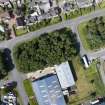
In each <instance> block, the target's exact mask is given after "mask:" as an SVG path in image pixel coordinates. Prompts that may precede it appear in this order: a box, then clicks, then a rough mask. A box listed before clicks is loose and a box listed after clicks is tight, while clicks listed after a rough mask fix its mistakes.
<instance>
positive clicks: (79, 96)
mask: <svg viewBox="0 0 105 105" xmlns="http://www.w3.org/2000/svg"><path fill="white" fill-rule="evenodd" d="M96 64H97V61H94V62H93V63H92V64H91V66H90V67H89V69H87V70H85V69H84V68H83V64H82V63H81V61H80V58H79V57H77V58H76V59H74V60H73V65H74V68H75V72H76V75H77V81H76V86H77V89H76V94H75V95H71V96H70V105H78V104H80V103H83V102H85V101H88V100H92V99H95V97H97V96H104V93H105V86H104V85H103V82H102V81H101V78H100V74H99V72H97V69H96ZM91 81H92V82H91ZM93 92H95V93H96V95H95V96H92V95H91V93H93Z"/></svg>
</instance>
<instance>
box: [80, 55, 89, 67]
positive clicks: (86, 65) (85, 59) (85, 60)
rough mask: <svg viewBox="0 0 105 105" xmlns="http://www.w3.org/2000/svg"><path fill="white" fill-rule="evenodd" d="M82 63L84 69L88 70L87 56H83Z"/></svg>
mask: <svg viewBox="0 0 105 105" xmlns="http://www.w3.org/2000/svg"><path fill="white" fill-rule="evenodd" d="M82 61H83V63H84V66H85V68H88V67H89V64H90V62H89V60H88V57H87V55H84V56H83V57H82Z"/></svg>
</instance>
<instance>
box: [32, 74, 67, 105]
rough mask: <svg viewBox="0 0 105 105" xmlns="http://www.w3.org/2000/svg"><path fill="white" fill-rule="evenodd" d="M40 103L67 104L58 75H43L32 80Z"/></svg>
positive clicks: (49, 104)
mask: <svg viewBox="0 0 105 105" xmlns="http://www.w3.org/2000/svg"><path fill="white" fill-rule="evenodd" d="M32 86H33V90H34V92H35V94H36V98H37V101H38V103H39V105H66V103H65V100H64V96H63V92H62V90H61V87H60V84H59V81H58V78H57V76H56V75H50V76H46V77H43V78H41V79H39V80H36V81H34V82H32Z"/></svg>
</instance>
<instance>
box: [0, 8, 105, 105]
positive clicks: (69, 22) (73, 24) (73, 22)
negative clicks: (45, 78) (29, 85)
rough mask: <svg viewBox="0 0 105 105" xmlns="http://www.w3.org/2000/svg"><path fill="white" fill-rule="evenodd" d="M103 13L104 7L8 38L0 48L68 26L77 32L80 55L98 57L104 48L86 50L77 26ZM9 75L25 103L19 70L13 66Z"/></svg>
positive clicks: (9, 46) (25, 96)
mask: <svg viewBox="0 0 105 105" xmlns="http://www.w3.org/2000/svg"><path fill="white" fill-rule="evenodd" d="M103 15H105V9H103V10H98V11H95V12H93V13H90V14H89V15H85V16H80V17H78V18H75V19H71V20H67V21H63V22H61V23H58V24H55V25H52V26H48V27H45V28H42V29H40V30H37V31H35V32H30V33H28V34H25V35H23V36H20V37H16V38H14V39H11V40H8V41H3V42H1V43H0V48H3V47H7V48H9V49H11V50H13V47H14V46H15V45H16V44H17V43H19V42H23V41H27V40H30V39H33V38H35V37H38V36H40V35H41V34H42V33H46V32H52V31H54V30H57V29H61V28H63V27H70V28H71V29H72V30H73V32H75V33H76V34H77V38H78V41H79V42H80V55H81V56H82V55H84V54H88V55H89V57H90V58H91V59H95V58H97V57H100V56H102V55H104V54H105V49H102V50H100V51H97V52H88V51H86V50H85V49H84V47H83V44H82V42H81V40H80V37H79V33H78V30H77V27H78V25H79V24H80V23H81V22H84V21H87V20H90V19H92V18H95V17H99V16H103ZM10 75H11V79H12V80H15V81H17V82H18V86H17V89H18V91H19V94H20V95H21V97H22V101H23V104H24V105H27V103H28V97H27V95H26V93H25V91H24V88H23V84H22V82H23V80H22V78H21V76H20V74H19V72H18V71H17V69H16V68H14V70H13V71H12V72H11V73H10Z"/></svg>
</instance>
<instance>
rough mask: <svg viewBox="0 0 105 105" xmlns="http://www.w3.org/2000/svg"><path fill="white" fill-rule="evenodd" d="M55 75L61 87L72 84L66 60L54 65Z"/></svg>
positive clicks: (73, 83) (72, 79) (65, 87)
mask: <svg viewBox="0 0 105 105" xmlns="http://www.w3.org/2000/svg"><path fill="white" fill-rule="evenodd" d="M55 69H56V72H57V76H58V79H59V82H60V84H61V87H62V89H67V88H68V87H71V86H74V85H75V81H74V77H73V74H72V72H71V69H70V66H69V63H68V62H63V63H62V64H60V65H55Z"/></svg>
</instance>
